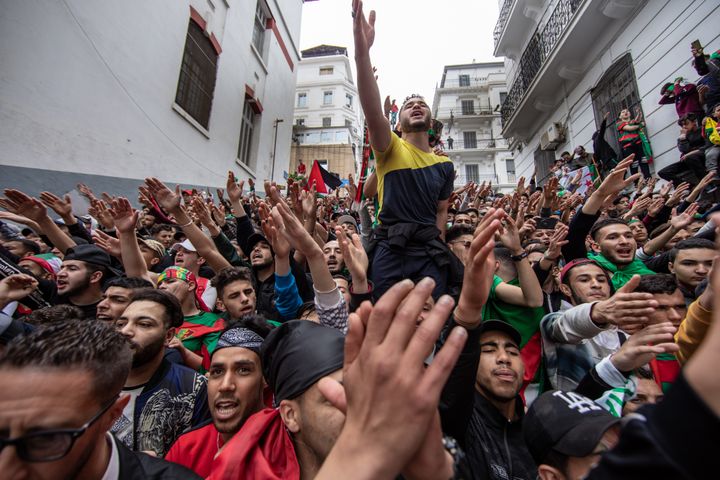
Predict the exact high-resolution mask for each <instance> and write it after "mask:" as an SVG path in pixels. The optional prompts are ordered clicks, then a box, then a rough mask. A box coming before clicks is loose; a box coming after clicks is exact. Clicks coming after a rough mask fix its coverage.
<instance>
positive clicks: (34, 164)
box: [0, 0, 303, 199]
mask: <svg viewBox="0 0 720 480" xmlns="http://www.w3.org/2000/svg"><path fill="white" fill-rule="evenodd" d="M302 5H303V0H172V1H169V0H166V1H157V2H146V1H142V0H127V1H122V2H117V1H112V0H97V1H92V2H87V1H80V0H66V1H64V2H56V1H52V0H28V1H22V2H5V3H4V5H3V14H2V15H1V16H0V64H2V66H3V67H2V70H3V75H2V76H1V77H0V122H1V123H2V125H3V128H2V129H1V130H0V169H1V170H2V175H0V179H2V180H0V183H1V184H2V187H4V188H6V187H9V186H14V187H18V188H24V189H27V190H28V191H29V192H30V193H37V191H39V190H42V189H52V190H54V191H61V190H65V191H69V190H71V189H72V188H74V186H75V184H76V183H77V182H84V183H87V184H88V185H89V186H90V187H92V188H94V189H96V190H100V191H102V190H107V191H108V192H116V193H124V194H126V195H133V193H134V192H136V187H137V184H138V182H139V180H140V179H143V178H145V177H148V176H156V177H159V178H160V179H162V180H164V181H167V182H171V183H180V184H183V185H186V186H201V187H202V186H222V185H224V183H225V178H226V176H227V171H228V170H229V169H233V170H234V171H235V172H236V175H238V176H239V177H240V178H254V179H258V180H262V179H265V178H270V177H271V175H272V172H273V161H275V163H276V165H275V166H274V178H275V179H277V180H281V179H282V171H283V169H287V164H288V158H289V155H290V144H291V135H292V125H291V124H292V111H293V97H294V90H293V88H292V87H288V86H292V85H294V84H295V78H296V73H297V66H298V63H299V60H300V54H299V50H298V44H299V35H300V19H301V13H302ZM278 119H280V120H282V121H277V120H278ZM276 130H277V132H276ZM275 136H277V141H276V142H275V141H274V139H275ZM131 198H133V199H134V198H136V193H135V194H134V195H133V196H132V197H131Z"/></svg>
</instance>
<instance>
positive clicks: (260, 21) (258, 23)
mask: <svg viewBox="0 0 720 480" xmlns="http://www.w3.org/2000/svg"><path fill="white" fill-rule="evenodd" d="M262 2H263V0H258V3H257V7H255V25H254V26H253V36H252V43H253V46H254V47H255V50H257V51H258V53H259V54H260V56H262V54H263V46H264V45H265V26H266V25H267V15H266V14H265V9H264V8H263V5H262Z"/></svg>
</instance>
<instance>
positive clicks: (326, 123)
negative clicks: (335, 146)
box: [323, 117, 332, 127]
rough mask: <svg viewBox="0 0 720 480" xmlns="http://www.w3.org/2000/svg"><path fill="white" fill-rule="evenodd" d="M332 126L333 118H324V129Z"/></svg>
mask: <svg viewBox="0 0 720 480" xmlns="http://www.w3.org/2000/svg"><path fill="white" fill-rule="evenodd" d="M331 126H332V117H323V127H331Z"/></svg>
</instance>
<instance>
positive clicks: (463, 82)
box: [440, 77, 488, 90]
mask: <svg viewBox="0 0 720 480" xmlns="http://www.w3.org/2000/svg"><path fill="white" fill-rule="evenodd" d="M487 87H488V77H473V78H449V79H446V80H443V81H442V83H441V84H440V88H444V89H448V90H451V89H453V90H454V89H462V90H465V89H468V90H470V89H473V88H487Z"/></svg>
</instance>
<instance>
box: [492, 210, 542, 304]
mask: <svg viewBox="0 0 720 480" xmlns="http://www.w3.org/2000/svg"><path fill="white" fill-rule="evenodd" d="M505 221H506V222H507V223H506V225H505V228H504V229H502V230H501V234H500V242H501V243H502V244H503V245H504V246H505V247H507V248H508V249H509V250H510V253H511V255H513V256H516V257H517V256H521V255H522V254H523V253H524V250H523V248H522V246H521V244H520V235H518V229H517V225H516V224H515V221H514V220H513V219H512V218H510V217H506V219H505ZM515 266H516V267H517V273H518V282H519V283H520V285H519V286H517V287H516V286H514V285H508V284H507V283H505V282H503V283H501V284H500V285H498V286H497V289H496V290H495V291H496V293H497V296H498V298H500V299H501V300H503V301H504V302H508V303H512V304H514V305H523V306H526V307H541V306H542V304H543V292H542V287H541V286H540V282H538V279H537V275H535V272H534V271H533V269H532V267H531V266H530V262H528V259H527V257H526V256H525V257H523V258H520V259H519V260H515Z"/></svg>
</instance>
